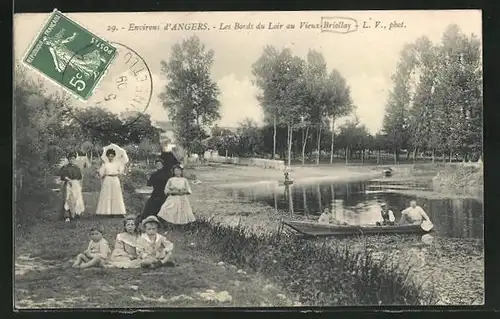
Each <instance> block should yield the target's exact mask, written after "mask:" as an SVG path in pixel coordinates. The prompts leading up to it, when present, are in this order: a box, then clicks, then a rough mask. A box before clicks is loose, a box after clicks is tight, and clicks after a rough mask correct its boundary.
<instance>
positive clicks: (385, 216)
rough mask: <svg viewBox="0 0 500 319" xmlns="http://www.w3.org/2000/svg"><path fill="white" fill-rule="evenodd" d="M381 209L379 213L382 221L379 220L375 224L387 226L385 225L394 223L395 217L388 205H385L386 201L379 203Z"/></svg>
mask: <svg viewBox="0 0 500 319" xmlns="http://www.w3.org/2000/svg"><path fill="white" fill-rule="evenodd" d="M380 206H381V208H382V210H381V211H380V215H381V216H382V221H381V222H377V226H381V225H383V226H387V225H394V223H395V221H396V218H395V217H394V213H393V212H392V210H390V209H389V208H388V207H387V204H386V203H383V204H382V205H380Z"/></svg>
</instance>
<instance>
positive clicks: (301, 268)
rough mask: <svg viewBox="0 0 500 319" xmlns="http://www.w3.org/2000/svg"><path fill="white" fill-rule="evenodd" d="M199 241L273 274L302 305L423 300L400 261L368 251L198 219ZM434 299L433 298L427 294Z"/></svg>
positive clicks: (193, 232) (192, 231) (194, 229)
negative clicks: (400, 267) (381, 259)
mask: <svg viewBox="0 0 500 319" xmlns="http://www.w3.org/2000/svg"><path fill="white" fill-rule="evenodd" d="M186 230H187V231H188V234H189V235H190V236H192V237H193V238H194V241H195V242H196V245H198V246H199V247H201V248H202V249H204V250H206V251H208V252H210V253H212V254H213V255H216V256H217V257H218V258H220V259H221V260H224V261H225V262H229V263H233V264H235V265H237V266H239V267H246V268H250V269H252V270H254V271H256V272H260V273H262V274H265V275H267V276H270V277H272V278H274V279H275V280H276V281H278V282H280V283H281V284H282V285H283V286H284V287H287V288H288V290H290V292H292V293H294V294H296V295H298V296H299V298H300V301H301V302H302V303H303V304H307V305H315V306H325V305H343V306H347V305H350V306H352V305H401V304H404V305H419V304H428V303H432V302H433V301H432V300H424V299H425V298H424V296H423V291H422V289H421V287H419V286H417V285H415V284H413V283H411V282H410V281H409V280H408V273H402V272H401V270H398V266H397V265H394V264H390V263H388V262H387V260H386V263H384V262H382V263H381V262H375V261H374V260H373V259H372V257H371V254H370V253H369V252H368V251H364V252H358V253H351V252H350V251H349V249H348V248H347V247H345V246H339V247H335V248H332V247H328V246H325V245H324V246H319V245H318V244H317V243H316V242H314V241H311V240H306V239H302V238H298V237H296V236H291V235H286V234H283V233H281V232H280V231H279V232H267V233H262V234H254V233H251V232H249V231H248V230H247V229H245V228H243V227H241V226H236V227H230V226H226V225H222V224H220V223H212V222H209V221H207V220H197V221H196V222H194V223H192V224H190V226H188V228H187V229H186ZM426 298H427V299H429V297H426Z"/></svg>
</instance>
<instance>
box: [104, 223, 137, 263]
mask: <svg viewBox="0 0 500 319" xmlns="http://www.w3.org/2000/svg"><path fill="white" fill-rule="evenodd" d="M123 224H124V230H123V232H122V233H119V234H118V235H117V236H116V241H115V245H114V249H113V252H112V253H111V257H110V260H109V267H112V268H113V267H114V268H139V267H140V263H139V259H138V256H137V247H138V246H137V245H138V244H137V240H138V238H139V233H138V231H137V224H136V217H135V216H132V215H129V216H126V217H125V219H124V220H123Z"/></svg>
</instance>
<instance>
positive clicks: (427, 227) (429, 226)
mask: <svg viewBox="0 0 500 319" xmlns="http://www.w3.org/2000/svg"><path fill="white" fill-rule="evenodd" d="M420 228H422V230H423V231H425V232H429V231H431V229H432V228H434V225H433V224H432V222H430V221H428V220H424V221H423V222H422V223H421V224H420Z"/></svg>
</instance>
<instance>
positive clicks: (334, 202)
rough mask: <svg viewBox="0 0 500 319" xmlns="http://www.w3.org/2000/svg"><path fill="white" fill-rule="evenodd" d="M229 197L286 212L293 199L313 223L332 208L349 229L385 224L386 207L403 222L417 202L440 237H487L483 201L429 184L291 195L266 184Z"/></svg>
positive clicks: (303, 188)
mask: <svg viewBox="0 0 500 319" xmlns="http://www.w3.org/2000/svg"><path fill="white" fill-rule="evenodd" d="M229 192H230V193H231V195H232V197H233V198H234V199H240V200H250V201H256V202H260V203H264V204H266V205H269V206H271V207H274V208H275V209H276V210H285V211H288V210H289V207H290V205H289V199H290V198H291V200H292V203H293V212H294V214H301V215H307V216H308V217H310V218H311V219H317V216H319V214H320V212H321V211H322V210H323V208H325V207H328V208H330V210H331V212H332V213H333V215H334V216H335V218H336V219H337V220H339V221H342V222H346V223H348V224H374V223H375V222H376V221H378V220H379V219H380V204H381V203H383V202H384V203H387V205H388V206H389V207H390V209H391V210H392V211H393V212H394V215H395V217H396V220H399V218H400V216H401V210H402V209H404V208H405V207H407V206H408V205H409V202H410V200H412V199H415V200H416V201H417V204H418V205H420V206H421V207H422V208H423V209H424V210H425V211H426V212H427V214H428V215H429V217H430V218H431V220H432V222H433V223H434V226H435V228H434V234H433V235H434V236H439V237H447V238H468V239H480V240H482V239H483V236H484V231H483V228H484V218H483V204H482V202H480V201H478V200H476V199H471V198H443V197H436V196H435V195H436V194H433V193H432V186H431V183H430V181H429V180H421V181H418V182H417V181H412V182H409V181H399V182H398V181H391V180H390V179H389V180H387V181H386V180H384V179H381V180H374V181H364V182H356V183H347V184H335V185H332V184H330V183H327V182H321V183H317V184H307V185H301V184H298V185H292V186H291V187H290V194H289V193H288V192H287V190H286V188H285V187H284V186H281V187H264V186H262V185H261V186H259V187H255V188H254V187H252V188H245V189H241V188H239V189H232V190H230V191H229ZM415 194H417V195H416V196H415ZM290 195H291V196H290Z"/></svg>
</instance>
